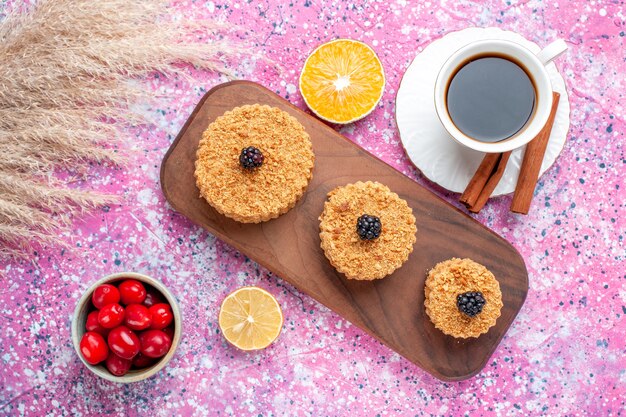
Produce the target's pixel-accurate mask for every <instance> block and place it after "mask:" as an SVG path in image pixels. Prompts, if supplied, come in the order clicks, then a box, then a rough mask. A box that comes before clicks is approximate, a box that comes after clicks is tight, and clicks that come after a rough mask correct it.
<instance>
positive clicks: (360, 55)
mask: <svg viewBox="0 0 626 417" xmlns="http://www.w3.org/2000/svg"><path fill="white" fill-rule="evenodd" d="M384 89H385V73H384V71H383V66H382V64H381V63H380V60H379V59H378V57H377V56H376V53H375V52H374V51H373V50H372V48H370V47H369V46H367V45H366V44H364V43H363V42H359V41H355V40H350V39H337V40H335V41H332V42H328V43H325V44H323V45H321V46H319V47H318V48H317V49H316V50H314V51H313V53H311V55H309V57H308V58H307V60H306V62H305V63H304V67H303V68H302V73H301V74H300V92H301V93H302V97H303V98H304V101H305V102H306V104H307V106H309V108H310V109H311V111H313V112H314V113H315V114H316V115H317V116H318V117H320V118H321V119H324V120H326V121H329V122H331V123H339V124H346V123H352V122H354V121H356V120H359V119H361V118H363V117H365V116H367V115H368V114H369V113H371V112H372V110H374V108H375V107H376V104H378V102H379V101H380V98H381V97H382V95H383V91H384Z"/></svg>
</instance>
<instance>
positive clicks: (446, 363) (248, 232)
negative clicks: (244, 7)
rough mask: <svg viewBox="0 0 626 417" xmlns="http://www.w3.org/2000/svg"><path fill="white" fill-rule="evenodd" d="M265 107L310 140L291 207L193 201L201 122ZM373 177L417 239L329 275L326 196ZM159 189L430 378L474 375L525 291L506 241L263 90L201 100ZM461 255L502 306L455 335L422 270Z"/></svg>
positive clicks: (518, 262)
mask: <svg viewBox="0 0 626 417" xmlns="http://www.w3.org/2000/svg"><path fill="white" fill-rule="evenodd" d="M253 103H260V104H268V105H270V106H276V107H279V108H281V109H283V110H285V111H287V112H288V113H290V114H291V115H293V116H294V117H296V118H297V119H298V120H299V121H300V122H301V123H302V124H303V125H304V127H305V129H306V130H307V132H308V133H309V135H310V136H311V140H312V142H313V150H314V152H315V155H316V161H315V169H314V171H313V179H312V181H311V183H310V185H309V188H308V189H307V192H306V193H305V194H304V196H303V197H302V199H301V200H300V201H299V202H298V204H297V205H296V207H295V208H294V209H292V210H291V211H289V212H288V213H287V214H285V215H283V216H281V217H279V218H278V219H275V220H271V221H269V222H266V223H261V224H240V223H237V222H235V221H233V220H231V219H228V218H227V217H224V216H222V215H220V214H219V213H217V212H216V211H215V210H214V209H213V208H211V207H210V206H209V205H208V204H207V203H206V202H205V201H204V200H203V199H202V198H200V197H199V192H198V189H197V188H196V185H195V179H194V175H193V173H194V161H195V153H196V148H197V145H198V142H199V141H200V138H201V136H202V132H203V131H204V130H205V129H206V128H207V126H208V124H209V123H210V122H212V121H213V120H215V118H217V117H218V116H220V115H222V114H223V113H224V112H226V111H227V110H230V109H232V108H233V107H237V106H241V105H244V104H253ZM359 180H361V181H367V180H372V181H379V182H381V183H383V184H385V185H387V186H388V187H389V188H391V190H392V191H394V192H396V193H398V194H399V195H400V197H402V198H404V199H406V200H407V202H408V204H409V206H411V207H412V208H413V213H414V214H415V217H416V219H417V228H418V232H417V242H416V244H415V246H414V251H413V253H412V254H411V256H410V257H409V260H408V261H407V262H406V263H405V265H404V266H403V267H402V268H400V269H399V270H397V271H396V272H394V273H393V274H392V275H390V276H389V277H387V278H385V279H382V280H377V281H368V282H361V281H351V280H347V279H346V278H345V277H343V276H342V275H341V274H339V273H337V272H336V271H335V270H334V269H333V268H332V266H331V265H330V264H329V262H328V260H327V259H326V258H325V257H324V254H323V252H322V250H321V248H320V240H319V221H318V216H319V215H320V213H321V212H322V209H323V205H324V202H325V201H326V194H327V193H328V192H329V191H330V190H332V189H333V188H335V187H337V186H340V185H345V184H347V183H353V182H356V181H359ZM161 186H162V188H163V192H164V194H165V196H166V198H167V200H168V201H169V202H170V204H171V205H172V206H173V207H174V209H176V210H177V211H179V212H180V213H181V214H183V215H185V216H186V217H188V218H189V219H191V220H192V221H193V222H194V223H196V224H198V225H200V226H202V227H204V228H206V229H207V230H208V231H210V232H211V233H213V234H214V235H216V236H217V237H218V238H220V239H222V240H223V241H225V242H227V243H228V244H230V245H232V246H234V247H235V248H237V249H238V250H240V251H241V252H243V253H245V254H246V255H247V256H249V257H250V258H251V259H253V260H254V261H256V262H258V263H259V264H261V265H263V266H264V267H266V268H267V269H269V270H270V271H272V272H273V273H275V274H276V275H278V276H280V277H281V278H283V279H284V280H286V281H288V282H289V283H291V284H292V285H294V286H295V287H297V288H298V289H299V290H301V291H302V292H304V293H306V294H308V295H310V296H311V297H313V298H314V299H316V300H317V301H319V302H320V303H322V304H324V305H326V306H327V307H329V308H330V309H332V310H334V311H335V312H336V313H338V314H340V315H341V316H343V317H344V318H346V319H347V320H349V321H350V322H352V323H353V324H355V325H356V326H358V327H360V328H362V329H363V330H365V331H366V332H367V333H369V334H370V335H372V336H373V337H375V338H377V339H378V340H380V341H381V342H382V343H384V344H386V345H387V346H389V347H390V348H391V349H393V350H395V351H396V352H398V353H399V354H401V355H402V356H404V357H405V358H407V359H408V360H410V361H412V362H413V363H415V364H417V365H418V366H420V367H421V368H423V369H424V370H426V371H427V372H429V373H431V374H433V375H434V376H436V377H438V378H440V379H442V380H448V381H454V380H463V379H467V378H469V377H471V376H473V375H475V374H476V373H478V372H479V371H480V370H481V369H482V368H483V366H484V365H485V363H486V362H487V360H488V359H489V357H490V356H491V354H492V353H493V351H494V350H495V348H496V347H497V345H498V343H499V342H500V340H501V339H502V337H503V336H504V334H505V332H506V330H507V329H508V328H509V326H510V325H511V322H512V321H513V319H514V318H515V316H516V315H517V313H518V312H519V310H520V308H521V306H522V304H523V303H524V299H525V298H526V293H527V292H528V276H527V272H526V266H525V265H524V261H523V259H522V258H521V256H520V255H519V253H518V252H517V251H516V250H515V249H514V248H513V247H512V246H511V245H510V244H509V243H508V242H506V241H505V240H504V239H502V238H500V237H499V236H497V235H496V234H494V233H493V232H491V231H490V230H489V229H487V228H485V227H484V226H482V225H481V224H480V223H478V222H477V221H475V220H473V219H472V218H470V217H469V216H467V215H466V214H464V213H463V212H461V211H460V210H458V209H456V208H455V207H453V206H451V205H450V204H448V203H447V202H445V201H443V200H441V199H440V198H438V197H437V196H435V195H434V194H432V193H431V192H430V191H428V190H426V189H425V188H423V187H421V186H420V185H419V184H417V183H416V182H414V181H412V180H411V179H410V178H408V177H406V176H404V175H403V174H401V173H400V172H398V171H396V170H395V169H393V168H392V167H390V166H389V165H387V164H385V163H384V162H382V161H381V160H379V159H377V158H376V157H374V156H372V155H370V154H369V153H367V152H366V151H365V150H363V149H361V148H360V147H358V146H357V145H355V144H353V143H352V142H350V141H349V140H348V139H346V138H344V137H343V136H341V135H340V134H338V133H337V132H335V131H334V130H333V129H332V128H330V127H328V126H326V125H325V124H323V123H322V122H320V121H319V120H317V119H315V118H314V117H312V116H310V115H308V114H306V113H304V112H303V111H301V110H299V109H298V108H296V107H295V106H293V105H291V104H290V103H288V102H287V101H286V100H284V99H282V98H280V97H279V96H277V95H275V94H274V93H272V92H271V91H269V90H267V89H265V88H264V87H262V86H260V85H258V84H255V83H252V82H247V81H234V82H231V83H226V84H221V85H219V86H217V87H215V88H213V89H212V90H211V91H209V92H208V93H207V94H206V95H205V96H204V97H203V98H202V100H201V101H200V103H199V104H198V106H197V107H196V109H195V110H194V112H193V113H192V115H191V116H190V118H189V120H188V121H187V123H186V124H185V126H184V127H183V129H182V130H181V132H180V134H179V135H178V137H177V138H176V140H175V141H174V143H173V144H172V146H171V148H170V149H169V151H168V152H167V154H166V155H165V158H164V160H163V164H162V166H161ZM452 257H469V258H472V259H474V260H475V261H477V262H480V263H482V264H484V265H485V266H487V268H489V269H490V270H491V271H492V272H493V273H494V274H495V276H496V278H497V279H498V281H499V282H500V286H501V289H502V294H503V302H504V308H503V310H502V316H501V317H500V318H499V319H498V322H497V324H496V326H495V327H493V328H492V329H491V330H490V331H489V333H487V334H485V335H483V336H481V337H480V338H478V339H471V340H457V339H454V338H452V337H449V336H446V335H444V334H443V333H441V332H440V331H439V330H437V329H436V328H435V327H434V326H433V325H432V323H431V322H430V320H429V319H428V317H427V316H426V313H425V311H424V281H425V279H426V273H427V272H428V270H429V269H430V268H431V267H433V266H434V265H435V264H436V263H437V262H440V261H443V260H446V259H449V258H452Z"/></svg>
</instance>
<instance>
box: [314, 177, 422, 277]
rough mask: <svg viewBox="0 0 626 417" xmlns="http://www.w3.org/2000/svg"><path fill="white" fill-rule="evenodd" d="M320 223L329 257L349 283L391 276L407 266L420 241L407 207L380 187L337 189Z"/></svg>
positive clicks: (363, 185)
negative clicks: (417, 238)
mask: <svg viewBox="0 0 626 417" xmlns="http://www.w3.org/2000/svg"><path fill="white" fill-rule="evenodd" d="M319 220H320V239H321V247H322V249H323V250H324V254H325V255H326V258H328V260H329V261H330V263H331V265H332V266H333V267H335V269H336V270H337V271H339V272H341V273H343V274H344V275H345V276H346V277H347V278H349V279H357V280H374V279H380V278H384V277H386V276H387V275H389V274H391V273H392V272H393V271H395V270H396V269H398V268H400V267H401V266H402V264H404V262H406V260H407V259H408V257H409V254H410V253H411V252H412V251H413V244H414V243H415V240H416V238H415V233H416V232H417V227H416V226H415V217H414V216H413V211H412V210H411V208H410V207H409V206H408V204H407V202H406V201H405V200H403V199H401V198H400V197H399V196H398V194H396V193H393V192H391V190H390V189H389V188H388V187H386V186H384V185H383V184H380V183H377V182H371V181H368V182H361V181H359V182H357V183H354V184H348V185H346V186H343V187H338V188H335V189H334V190H333V191H331V192H330V193H329V194H328V201H326V203H325V204H324V211H323V213H322V214H321V216H320V218H319Z"/></svg>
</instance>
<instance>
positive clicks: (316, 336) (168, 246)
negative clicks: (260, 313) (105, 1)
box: [0, 0, 626, 416]
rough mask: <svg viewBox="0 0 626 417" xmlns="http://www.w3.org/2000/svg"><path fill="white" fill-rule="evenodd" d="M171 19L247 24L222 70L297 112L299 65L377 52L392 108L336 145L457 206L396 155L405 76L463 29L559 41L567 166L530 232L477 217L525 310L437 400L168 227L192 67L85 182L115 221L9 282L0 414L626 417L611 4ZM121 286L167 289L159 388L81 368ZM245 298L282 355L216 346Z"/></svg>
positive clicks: (82, 231) (535, 212) (18, 271)
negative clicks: (521, 291)
mask: <svg viewBox="0 0 626 417" xmlns="http://www.w3.org/2000/svg"><path fill="white" fill-rule="evenodd" d="M3 4H5V0H0V11H2V7H3V6H2V5H3ZM226 4H227V5H226ZM175 8H176V11H175V12H174V13H175V17H177V18H178V17H180V18H182V19H200V18H210V19H217V20H221V21H225V22H228V23H231V24H233V25H238V26H239V27H240V30H239V31H237V32H236V34H232V35H231V38H232V39H233V41H234V42H236V43H237V44H239V45H242V46H244V47H246V48H248V49H249V50H250V52H251V53H252V54H250V55H248V56H247V57H244V58H243V59H237V60H234V61H233V62H231V67H232V69H233V70H234V71H235V72H236V74H237V76H238V77H239V78H241V79H248V80H253V81H257V82H259V83H261V84H262V85H264V86H266V87H268V88H270V89H271V90H273V91H275V92H277V93H278V94H279V95H281V96H283V97H285V98H287V99H288V100H289V101H291V102H292V103H294V104H295V105H297V106H299V107H301V108H304V107H305V106H304V103H303V100H302V97H301V96H300V94H299V92H298V89H297V79H298V75H299V72H300V69H301V67H302V64H303V62H304V60H305V58H306V56H307V54H308V53H309V52H310V51H312V50H313V49H314V48H315V47H316V46H318V45H319V44H320V43H322V42H325V41H328V40H331V39H335V38H337V37H348V38H354V39H359V40H362V41H364V42H366V43H368V44H369V45H371V46H372V47H373V48H374V50H375V51H376V52H377V53H378V55H379V57H380V58H381V60H382V62H383V65H384V67H385V72H386V74H387V86H386V90H385V94H384V96H383V99H382V101H381V102H380V104H379V106H378V108H377V109H376V110H375V111H374V112H373V113H372V114H371V115H370V116H368V117H367V118H366V119H364V120H362V121H360V122H357V123H355V124H352V125H348V126H346V127H343V128H341V129H339V131H340V132H341V133H343V134H345V135H346V136H348V137H349V138H350V139H351V140H353V141H354V142H355V143H357V144H359V145H361V146H363V147H364V148H365V149H367V150H368V151H370V152H372V153H373V154H375V155H376V156H378V157H379V158H381V159H383V160H384V161H385V162H387V163H389V164H391V165H392V166H394V167H395V168H397V169H398V170H400V171H401V172H403V173H404V174H406V175H408V176H410V177H411V178H413V179H415V180H416V181H417V182H418V183H420V184H422V185H423V186H424V187H426V188H428V189H430V190H432V191H433V192H434V193H436V194H437V195H439V196H441V197H442V198H444V199H446V200H447V201H449V202H451V203H452V204H455V205H457V206H458V203H457V202H456V200H457V198H458V195H456V194H451V193H447V192H446V191H445V190H443V189H441V188H439V187H437V186H435V185H433V184H432V183H430V182H428V181H427V180H425V179H424V178H423V177H422V176H421V175H420V174H419V172H417V171H416V170H415V168H413V167H412V166H411V164H410V163H409V162H408V160H407V158H406V156H405V155H404V153H403V150H402V147H401V146H400V143H399V138H398V134H397V131H396V128H395V123H394V97H395V94H396V91H397V89H398V85H399V83H400V80H401V77H402V74H403V72H404V70H405V69H406V68H407V66H408V65H409V63H410V62H411V60H412V59H413V58H414V57H415V55H416V54H418V53H419V52H420V50H422V49H423V48H424V47H425V46H426V45H428V44H429V43H430V42H432V41H433V40H436V39H438V38H440V37H441V36H442V35H444V34H446V33H448V32H450V31H455V30H459V29H463V28H466V27H471V26H481V27H486V26H498V27H500V28H502V29H507V30H513V31H517V32H519V33H520V34H522V35H523V36H525V37H527V38H528V39H530V40H532V41H534V42H536V43H538V44H539V45H546V44H547V43H549V42H550V41H552V40H554V39H555V38H563V39H565V40H566V42H567V43H568V45H569V47H570V50H569V51H568V53H567V54H566V55H565V56H564V57H562V58H560V59H559V60H558V61H557V63H556V64H557V67H558V68H559V69H560V71H561V73H562V74H563V77H564V78H565V81H566V84H567V86H568V91H569V93H570V100H571V106H572V112H571V123H572V124H571V128H570V135H569V138H568V142H567V144H566V145H565V149H564V151H563V153H562V154H561V157H560V158H559V159H558V160H557V162H556V164H555V165H554V166H553V167H552V168H551V169H550V170H549V171H548V172H547V173H546V174H545V175H544V176H543V178H542V179H541V181H540V184H539V186H538V188H537V192H536V196H535V199H534V202H533V206H532V211H531V213H530V215H528V216H516V215H512V214H510V213H509V211H508V207H509V204H510V199H511V198H510V196H506V197H501V198H497V199H494V200H492V201H490V202H489V203H488V205H487V207H486V208H485V209H484V210H483V211H482V212H481V213H480V214H479V215H477V216H476V218H477V219H478V220H479V221H480V222H482V223H484V224H485V225H486V226H488V227H490V228H492V229H493V230H495V231H496V232H497V233H498V234H500V235H502V236H503V237H504V238H506V239H507V240H508V241H510V242H511V243H512V244H513V245H515V247H516V248H517V249H518V250H519V251H520V252H521V254H522V255H523V257H524V259H525V261H526V265H527V267H528V271H529V275H530V277H529V278H530V291H529V293H528V298H527V300H526V303H525V305H524V307H523V308H522V311H521V313H520V315H519V316H518V318H517V319H516V320H515V322H514V323H513V325H512V327H511V328H510V330H509V332H508V333H507V335H506V336H505V338H504V339H503V341H502V343H501V344H500V346H499V347H498V349H497V350H496V352H495V353H494V355H493V357H492V358H491V360H490V361H489V362H488V364H487V366H486V367H485V368H484V370H483V371H482V372H481V373H480V374H479V375H477V376H476V377H474V378H472V379H470V380H468V381H464V382H458V383H442V382H440V381H438V380H437V379H435V378H433V377H432V376H430V375H429V374H427V373H425V372H424V371H422V370H421V369H420V368H418V367H416V366H415V365H413V364H411V363H410V362H408V361H407V360H405V359H403V358H402V357H400V356H399V355H397V354H396V353H394V352H393V351H391V350H390V349H388V348H386V347H384V346H383V345H381V344H380V343H378V342H377V341H375V340H373V339H372V338H371V337H369V336H367V335H366V334H364V333H363V332H362V331H360V330H359V329H356V328H355V327H353V326H351V325H350V323H348V322H346V321H345V320H343V319H342V318H341V317H339V316H338V315H336V314H334V313H333V312H331V311H329V310H328V309H326V308H324V307H322V306H321V305H319V304H317V303H316V302H315V301H313V300H311V299H310V298H309V297H307V296H305V295H302V294H300V293H299V292H298V291H296V290H295V289H294V288H293V287H291V286H290V285H288V284H286V283H285V282H283V281H282V280H281V279H280V278H279V277H275V276H272V275H271V274H269V273H268V272H267V271H266V270H264V269H263V268H260V267H259V266H258V265H256V264H255V263H253V262H251V261H250V260H248V259H247V258H246V257H245V256H244V255H242V254H240V253H238V252H237V251H235V250H233V249H232V248H230V247H228V246H227V245H226V244H224V243H222V242H220V241H219V240H217V239H215V238H214V237H213V236H211V235H210V234H208V233H206V232H205V231H203V230H202V229H200V228H198V227H196V226H194V225H192V224H191V223H190V222H189V221H187V220H186V219H185V218H183V217H182V216H180V215H178V214H177V213H175V212H173V211H172V209H171V208H170V207H169V206H168V204H167V203H166V202H165V201H164V198H163V195H162V193H161V190H160V185H159V179H158V176H159V168H160V163H161V159H162V157H163V155H164V154H165V152H166V150H167V148H168V147H169V145H170V144H171V142H172V141H173V138H174V137H175V136H176V134H177V132H178V131H179V129H180V128H181V126H182V125H183V123H184V122H185V120H186V118H187V117H188V116H189V114H190V113H191V111H192V109H193V107H194V105H195V104H196V103H197V102H198V100H199V99H200V97H201V96H202V94H203V93H204V92H205V91H207V90H208V89H210V88H211V87H213V86H215V85H217V84H218V83H220V82H223V81H225V79H224V78H223V77H220V76H217V75H215V74H208V73H202V72H198V71H195V70H192V69H189V70H188V72H189V73H190V74H191V75H192V79H191V80H184V79H177V78H174V79H165V78H164V77H162V76H160V77H154V78H151V79H148V80H143V83H144V84H145V86H146V88H150V89H152V90H154V92H155V93H157V94H158V97H157V98H156V99H155V103H152V104H147V103H146V104H144V105H142V106H140V107H141V111H142V112H143V113H144V114H145V115H146V116H147V117H148V118H149V120H151V121H152V122H153V124H154V125H152V126H143V127H138V128H135V129H129V130H127V131H124V132H122V134H123V135H124V136H126V137H128V139H129V140H128V143H129V144H130V145H129V147H131V148H132V151H131V163H130V164H129V165H128V166H127V167H123V168H122V167H118V168H111V167H103V168H99V169H96V170H95V171H94V173H95V177H94V178H92V179H90V183H91V184H94V186H95V187H96V188H97V189H99V190H104V191H110V192H114V193H117V194H119V195H120V196H122V198H123V200H122V202H121V204H120V205H116V206H111V207H110V208H107V209H104V210H100V211H98V212H96V213H95V215H94V216H93V217H90V218H87V219H85V220H84V221H82V222H78V223H77V224H76V228H75V230H73V231H72V232H71V233H70V234H68V235H66V236H64V239H65V240H66V241H67V242H69V243H70V245H71V246H72V247H73V248H74V249H73V250H69V251H68V250H65V251H61V250H60V249H56V248H50V249H48V250H46V251H44V252H42V253H34V254H33V255H32V263H21V264H5V265H3V266H2V267H1V271H3V272H4V275H5V277H4V278H2V279H1V281H0V414H6V415H43V414H47V413H49V414H53V415H95V414H109V413H116V414H122V415H135V414H150V415H157V416H160V415H211V416H214V415H220V416H225V415H235V416H244V415H254V416H296V415H298V416H300V415H302V416H327V415H328V416H343V415H346V416H376V415H380V416H392V415H398V416H429V415H453V416H457V415H471V416H480V415H485V416H489V415H502V416H508V415H523V416H527V415H533V416H534V415H553V416H562V415H570V416H573V415H594V416H611V415H617V413H618V412H620V411H621V413H622V414H623V413H624V408H625V403H624V395H625V394H626V388H625V383H626V359H625V357H626V342H625V340H626V289H625V288H624V283H626V268H625V264H626V262H625V257H626V255H625V249H624V238H625V235H626V216H625V214H626V213H625V211H626V210H625V207H624V204H625V200H626V198H625V197H626V188H625V187H626V185H624V177H625V176H624V173H625V171H626V156H625V155H624V129H625V128H626V123H625V122H624V117H625V114H624V91H625V89H626V85H625V84H624V72H625V71H624V70H625V69H626V63H625V59H626V58H625V50H626V48H625V47H626V45H625V42H624V39H625V37H624V31H626V22H625V20H624V19H625V17H624V12H625V11H624V7H623V5H622V4H614V3H613V2H601V1H596V2H586V1H578V2H570V1H566V0H553V1H507V2H501V1H488V2H484V3H483V4H474V3H470V2H468V1H464V0H455V1H441V2H437V1H419V2H417V1H415V2H412V1H399V0H393V1H378V2H377V1H366V2H356V3H347V2H342V1H332V2H331V1H328V2H321V1H316V0H297V1H296V0H294V1H293V4H290V3H289V2H280V1H271V2H268V1H251V2H250V3H246V2H241V1H235V2H232V1H229V2H225V3H221V2H213V1H195V2H192V1H180V2H177V4H176V7H175ZM0 14H1V13H0ZM253 54H256V56H254V55H253ZM260 57H265V59H266V60H262V59H260ZM272 62H273V63H275V64H276V65H275V66H274V65H272V64H271V63H272ZM0 76H10V74H2V75H0ZM124 270H131V271H137V272H142V273H145V274H149V275H152V276H154V277H155V278H157V279H160V280H162V281H163V282H164V283H165V284H166V285H167V286H168V287H169V288H170V289H171V290H172V292H173V293H174V294H175V295H176V296H177V297H178V299H179V302H180V306H181V308H182V311H183V315H184V328H183V339H182V342H181V345H180V347H179V349H178V352H177V354H176V355H175V357H174V358H173V360H172V361H171V362H170V363H169V365H168V366H167V367H166V368H165V370H164V371H162V372H161V373H160V374H158V375H157V376H156V377H154V378H152V379H149V380H147V381H144V382H140V383H136V384H132V385H116V384H112V383H109V382H106V381H103V380H100V379H98V378H97V377H96V376H94V375H93V374H91V373H90V372H89V371H87V370H86V369H85V368H84V367H83V365H82V364H81V363H80V361H79V360H78V358H77V357H76V354H75V352H74V350H73V348H72V345H71V342H70V334H69V324H70V319H71V315H72V312H73V309H74V307H75V303H76V301H77V300H78V298H79V297H80V295H81V294H82V292H83V291H84V290H85V288H87V287H88V286H89V285H90V283H92V282H94V281H95V280H97V279H98V278H100V277H101V276H103V275H106V274H109V273H113V272H118V271H124ZM242 285H258V286H261V287H263V288H266V289H268V290H269V291H270V292H271V293H273V294H274V295H275V296H276V297H277V299H278V301H279V302H280V304H281V305H282V307H283V310H284V314H285V325H284V328H283V332H282V334H281V336H280V338H279V339H278V341H277V342H276V343H275V344H274V345H273V346H271V347H270V348H268V349H266V350H264V351H261V352H259V353H252V354H250V353H242V352H239V351H237V350H235V349H234V348H232V347H230V346H229V345H228V344H227V343H226V342H225V341H224V339H223V338H222V336H221V335H220V334H219V333H218V331H217V312H218V309H219V304H220V302H221V300H222V299H223V297H224V296H225V295H226V294H227V293H229V292H230V291H232V290H233V289H235V288H237V287H239V286H242Z"/></svg>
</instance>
